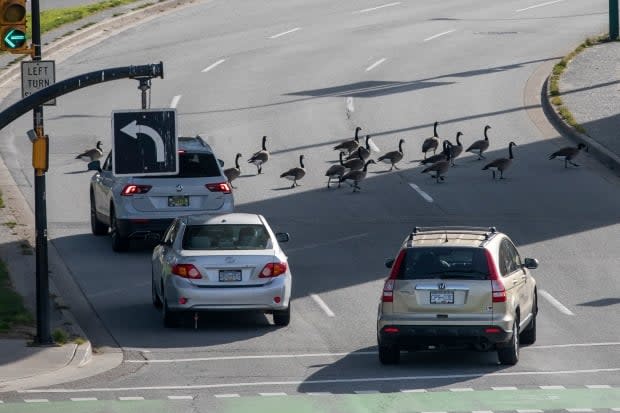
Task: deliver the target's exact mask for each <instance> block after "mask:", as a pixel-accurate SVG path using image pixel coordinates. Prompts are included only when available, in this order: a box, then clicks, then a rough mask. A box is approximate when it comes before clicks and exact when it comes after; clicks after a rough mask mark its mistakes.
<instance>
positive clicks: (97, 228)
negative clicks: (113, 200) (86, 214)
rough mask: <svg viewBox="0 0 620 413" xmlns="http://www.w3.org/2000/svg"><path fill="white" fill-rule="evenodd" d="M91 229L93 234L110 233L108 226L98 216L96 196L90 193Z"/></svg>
mask: <svg viewBox="0 0 620 413" xmlns="http://www.w3.org/2000/svg"><path fill="white" fill-rule="evenodd" d="M90 230H91V231H92V233H93V235H97V236H100V235H106V234H107V233H108V226H107V225H106V224H104V223H103V222H101V221H99V218H97V209H96V208H95V197H94V195H93V194H92V192H91V194H90Z"/></svg>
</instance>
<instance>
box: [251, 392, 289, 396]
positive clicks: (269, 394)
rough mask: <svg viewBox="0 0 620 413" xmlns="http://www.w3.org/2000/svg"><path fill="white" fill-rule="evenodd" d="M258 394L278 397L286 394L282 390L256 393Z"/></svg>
mask: <svg viewBox="0 0 620 413" xmlns="http://www.w3.org/2000/svg"><path fill="white" fill-rule="evenodd" d="M258 395H259V396H264V397H279V396H286V395H287V394H286V393H284V392H273V393H258Z"/></svg>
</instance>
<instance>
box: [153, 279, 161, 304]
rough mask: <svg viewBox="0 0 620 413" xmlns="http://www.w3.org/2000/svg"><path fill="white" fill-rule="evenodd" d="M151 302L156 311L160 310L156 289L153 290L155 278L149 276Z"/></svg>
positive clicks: (159, 300)
mask: <svg viewBox="0 0 620 413" xmlns="http://www.w3.org/2000/svg"><path fill="white" fill-rule="evenodd" d="M151 301H153V306H154V307H155V308H157V309H160V308H161V305H162V302H161V299H160V298H159V295H157V288H155V277H153V276H151Z"/></svg>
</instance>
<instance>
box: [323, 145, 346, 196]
mask: <svg viewBox="0 0 620 413" xmlns="http://www.w3.org/2000/svg"><path fill="white" fill-rule="evenodd" d="M339 156H340V163H339V164H338V165H332V166H330V167H329V169H328V170H327V172H325V176H327V177H328V178H329V179H328V180H327V187H328V188H329V187H330V184H331V182H332V179H336V180H338V188H340V178H342V176H343V175H344V173H345V172H346V170H347V168H346V167H345V166H344V162H343V161H342V157H343V156H344V152H342V151H340V155H339Z"/></svg>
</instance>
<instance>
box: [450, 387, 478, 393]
mask: <svg viewBox="0 0 620 413" xmlns="http://www.w3.org/2000/svg"><path fill="white" fill-rule="evenodd" d="M448 391H451V392H463V391H474V389H472V388H471V387H455V388H452V389H448Z"/></svg>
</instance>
